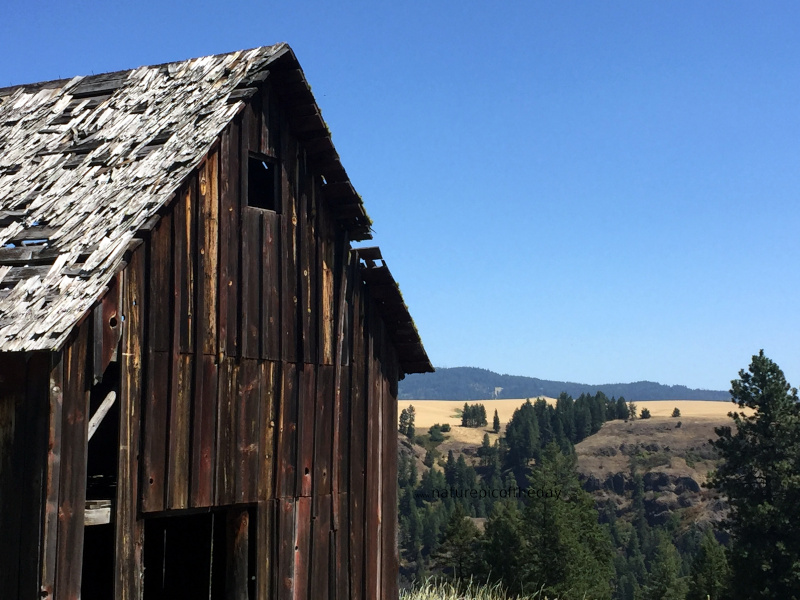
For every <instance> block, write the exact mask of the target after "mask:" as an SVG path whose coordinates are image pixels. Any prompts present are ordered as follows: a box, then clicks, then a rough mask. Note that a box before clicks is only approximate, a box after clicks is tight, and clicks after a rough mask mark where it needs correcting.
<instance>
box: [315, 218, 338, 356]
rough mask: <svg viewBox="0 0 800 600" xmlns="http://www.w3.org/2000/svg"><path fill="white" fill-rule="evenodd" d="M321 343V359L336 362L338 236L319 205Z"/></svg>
mask: <svg viewBox="0 0 800 600" xmlns="http://www.w3.org/2000/svg"><path fill="white" fill-rule="evenodd" d="M318 210H319V215H320V216H319V222H320V225H319V232H320V233H319V250H318V261H319V266H320V273H319V277H320V287H319V298H320V300H319V344H320V360H319V362H320V363H322V364H325V365H332V364H334V360H335V355H336V350H337V348H336V346H337V336H336V334H337V330H336V317H337V314H336V307H337V306H338V299H337V298H336V296H335V290H334V279H336V278H335V276H334V273H335V271H334V269H335V267H336V265H335V264H334V263H335V258H336V257H335V251H336V238H335V231H334V224H333V222H332V221H331V220H330V219H329V214H330V213H329V211H328V209H327V208H326V207H319V208H318Z"/></svg>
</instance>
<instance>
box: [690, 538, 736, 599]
mask: <svg viewBox="0 0 800 600" xmlns="http://www.w3.org/2000/svg"><path fill="white" fill-rule="evenodd" d="M691 573H692V575H691V584H690V586H689V589H690V591H689V595H688V596H687V599H688V600H722V599H723V598H726V597H727V591H728V578H729V575H730V572H729V570H728V559H727V558H726V557H725V549H724V548H723V547H722V546H721V545H720V544H719V542H717V540H716V538H715V537H714V534H713V533H711V530H710V529H708V530H706V532H705V534H704V535H703V539H702V541H701V542H700V549H699V550H698V552H697V554H696V555H695V557H694V561H693V562H692V568H691Z"/></svg>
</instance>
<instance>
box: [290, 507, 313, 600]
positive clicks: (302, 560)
mask: <svg viewBox="0 0 800 600" xmlns="http://www.w3.org/2000/svg"><path fill="white" fill-rule="evenodd" d="M296 504H297V509H296V511H295V527H294V532H295V539H294V597H295V599H296V600H305V599H306V598H312V597H313V596H310V595H309V593H308V592H309V589H308V584H309V576H310V575H311V564H310V561H311V498H310V497H302V498H297V500H296Z"/></svg>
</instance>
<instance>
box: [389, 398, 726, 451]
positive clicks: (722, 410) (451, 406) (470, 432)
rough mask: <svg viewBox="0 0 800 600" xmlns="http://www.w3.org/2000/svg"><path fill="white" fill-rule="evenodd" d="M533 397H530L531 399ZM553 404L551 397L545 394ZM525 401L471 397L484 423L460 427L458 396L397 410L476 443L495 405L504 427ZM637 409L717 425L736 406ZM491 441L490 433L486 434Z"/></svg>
mask: <svg viewBox="0 0 800 600" xmlns="http://www.w3.org/2000/svg"><path fill="white" fill-rule="evenodd" d="M531 400H534V399H531ZM545 400H546V401H547V402H548V403H550V404H554V403H555V399H554V398H545ZM524 402H525V398H518V399H513V400H475V401H472V402H470V404H475V403H479V404H483V405H484V406H485V407H486V417H487V420H488V425H487V427H475V428H473V427H461V426H460V425H461V413H460V410H461V409H462V408H463V406H464V402H463V401H458V400H401V401H400V402H399V403H398V414H399V412H400V411H402V410H403V409H404V408H408V407H409V406H410V405H413V406H414V409H415V411H416V415H417V416H416V420H415V426H416V429H417V434H423V433H427V431H428V428H429V427H431V426H432V425H435V424H436V423H439V424H444V423H450V425H451V427H452V430H451V432H450V433H448V434H446V435H448V436H450V439H451V441H453V442H462V443H465V444H475V445H480V443H481V441H482V440H483V434H484V433H486V432H488V431H490V430H491V428H492V417H493V416H494V411H495V409H496V410H497V414H498V416H499V417H500V424H501V429H505V426H506V423H508V422H509V421H510V420H511V416H512V415H513V414H514V411H515V410H516V409H517V408H519V407H520V405H522V404H523V403H524ZM636 406H637V407H638V410H639V412H641V410H642V409H643V408H647V409H648V410H649V411H650V414H651V415H652V417H653V419H656V420H661V419H663V418H667V419H670V418H671V417H670V415H672V410H673V409H674V408H677V409H678V410H680V411H681V418H683V419H687V418H692V419H710V420H713V421H714V422H715V424H717V425H720V424H723V423H726V422H728V421H729V419H728V416H727V415H728V413H729V412H730V411H732V410H734V409H735V408H736V406H735V405H734V404H733V403H732V402H713V401H708V400H648V401H643V402H636ZM490 437H491V439H492V441H494V436H490Z"/></svg>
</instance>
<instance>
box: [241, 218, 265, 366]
mask: <svg viewBox="0 0 800 600" xmlns="http://www.w3.org/2000/svg"><path fill="white" fill-rule="evenodd" d="M262 212H263V211H262V210H261V209H258V208H253V207H250V206H245V207H244V208H243V209H242V279H241V297H242V319H241V320H242V332H241V340H242V356H243V357H245V358H259V357H260V356H261V350H260V344H261V332H262V323H261V307H262V300H261V293H262V287H261V256H262V254H263V250H262V241H261V234H262V232H263V228H264V226H263V224H262V219H261V214H262Z"/></svg>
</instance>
